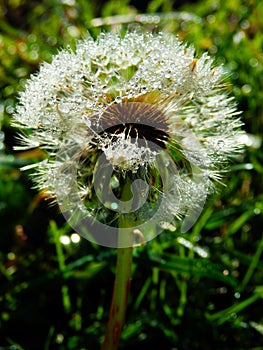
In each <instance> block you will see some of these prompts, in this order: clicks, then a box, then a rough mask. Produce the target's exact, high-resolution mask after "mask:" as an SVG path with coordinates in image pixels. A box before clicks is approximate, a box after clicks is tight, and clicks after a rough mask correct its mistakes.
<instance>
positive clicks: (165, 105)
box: [13, 32, 242, 223]
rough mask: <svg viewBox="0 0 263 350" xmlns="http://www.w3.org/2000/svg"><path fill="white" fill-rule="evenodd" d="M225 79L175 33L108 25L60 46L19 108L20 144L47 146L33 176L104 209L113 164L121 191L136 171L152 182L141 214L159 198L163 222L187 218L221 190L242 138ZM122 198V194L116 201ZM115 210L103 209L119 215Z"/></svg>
mask: <svg viewBox="0 0 263 350" xmlns="http://www.w3.org/2000/svg"><path fill="white" fill-rule="evenodd" d="M223 81H224V72H223V68H222V67H215V66H214V63H213V61H212V60H211V58H210V57H209V56H208V55H207V54H206V53H204V54H203V55H202V56H201V57H200V58H199V59H197V58H196V57H195V56H194V49H193V47H191V46H187V45H186V44H184V43H181V42H180V41H179V40H178V39H177V37H175V36H172V35H167V34H163V33H159V34H156V35H154V34H151V33H144V34H141V33H137V32H135V33H132V32H131V33H127V34H126V35H125V36H124V37H121V36H119V35H118V34H110V33H108V34H105V33H102V34H101V35H100V36H99V37H98V38H97V40H95V41H94V40H93V39H92V38H87V39H85V40H83V41H80V42H78V43H77V45H76V49H75V50H72V49H65V50H61V51H60V52H59V53H58V54H57V55H56V56H54V57H53V60H52V62H51V63H44V64H42V66H41V67H40V71H39V73H38V74H36V75H32V76H31V79H29V80H28V81H27V83H26V86H25V90H24V91H23V92H22V93H21V94H20V99H19V104H18V106H17V109H16V113H15V115H14V122H13V124H14V125H15V126H17V127H19V128H23V129H25V130H27V131H25V132H24V133H23V134H22V135H21V137H20V142H21V146H20V147H17V148H18V149H27V148H35V147H40V148H41V149H43V150H44V151H45V152H46V158H45V159H44V160H43V161H41V162H39V163H37V164H35V165H34V166H35V170H36V171H35V173H34V174H35V175H34V176H35V182H36V184H37V186H38V188H39V189H45V191H46V192H47V193H48V194H49V195H50V196H54V197H59V196H60V195H62V196H63V195H66V194H67V193H69V192H70V191H72V188H74V191H75V192H77V196H78V197H79V198H81V199H82V200H83V202H85V205H86V209H87V211H88V212H90V213H93V212H94V211H96V215H97V216H99V215H100V214H98V213H100V212H103V210H102V209H101V207H102V206H101V205H98V202H96V200H95V199H94V198H95V197H96V196H95V193H94V189H93V185H94V182H95V180H94V176H96V174H99V176H100V177H101V178H100V181H99V185H98V186H97V187H98V190H99V191H101V193H102V194H103V195H101V197H100V199H101V200H102V197H105V196H106V194H107V191H108V185H109V184H107V183H106V182H104V181H106V180H105V179H106V178H107V176H106V175H105V172H107V171H108V170H109V167H111V168H112V175H111V176H110V179H111V180H110V181H111V182H112V181H113V180H112V179H115V180H116V181H117V182H116V181H115V180H114V181H115V182H116V183H117V185H116V183H115V188H114V190H113V192H114V195H115V196H116V197H117V198H120V196H121V186H122V184H123V183H124V182H125V179H127V177H129V178H130V180H132V181H133V180H136V179H137V180H138V179H142V180H144V181H147V183H148V184H149V185H150V190H149V191H148V194H147V193H146V192H147V191H145V193H146V194H147V195H148V197H147V200H146V202H145V204H144V205H143V206H142V208H141V209H140V210H139V209H138V208H137V209H136V210H137V211H135V212H136V213H137V214H136V215H137V217H138V218H139V219H141V221H145V220H147V215H151V214H149V213H151V212H152V211H153V210H154V206H155V205H157V204H158V203H159V201H160V199H163V204H162V210H161V211H160V212H159V214H158V220H159V223H160V222H162V220H165V218H166V217H167V215H168V213H169V215H172V216H174V217H176V218H181V217H182V215H183V214H185V212H186V211H187V208H189V207H191V208H196V207H198V203H200V201H201V202H202V198H206V196H207V194H209V193H211V192H212V191H213V190H214V182H216V181H220V179H221V174H222V171H223V170H224V169H225V167H226V165H227V161H228V158H229V157H233V156H234V155H235V154H236V153H237V151H239V150H240V148H241V147H242V145H241V143H240V140H241V138H240V136H241V134H242V131H240V126H241V122H240V120H239V118H238V117H237V115H238V112H237V110H236V105H235V102H234V101H233V98H232V97H229V96H228V93H227V89H226V87H225V85H224V83H223ZM101 156H103V157H104V158H103V159H104V163H103V165H102V163H101V162H100V157H101ZM72 164H74V165H72ZM99 167H100V169H99V170H98V168H99ZM73 169H74V174H75V175H76V177H77V182H76V183H75V184H74V185H73V184H72V171H73ZM103 169H104V170H103ZM105 169H106V170H105ZM160 169H161V172H162V174H161V175H160V174H159V172H160V171H159V170H160ZM164 169H165V170H164ZM140 191H141V192H140V193H141V195H140V196H141V197H143V193H144V192H143V191H144V189H143V188H142V187H140ZM95 192H96V191H95ZM135 192H136V191H135ZM135 192H134V193H135ZM134 193H133V195H134ZM138 193H139V192H138ZM145 196H146V195H145ZM106 197H107V196H106ZM96 199H97V197H96ZM137 202H139V203H140V199H139V198H138V199H137ZM103 203H104V204H105V203H106V201H104V202H103ZM113 203H114V206H113V205H112V204H113ZM115 207H118V204H116V201H112V203H111V205H110V206H108V208H115ZM146 212H147V213H148V214H145V213H146ZM109 213H110V209H108V213H106V214H105V213H104V214H101V215H102V217H104V219H105V217H108V216H109V217H111V220H112V221H114V215H112V213H111V214H109ZM117 214H118V213H117ZM117 214H116V215H117ZM103 215H104V216H103ZM104 219H103V220H104ZM105 220H106V219H105Z"/></svg>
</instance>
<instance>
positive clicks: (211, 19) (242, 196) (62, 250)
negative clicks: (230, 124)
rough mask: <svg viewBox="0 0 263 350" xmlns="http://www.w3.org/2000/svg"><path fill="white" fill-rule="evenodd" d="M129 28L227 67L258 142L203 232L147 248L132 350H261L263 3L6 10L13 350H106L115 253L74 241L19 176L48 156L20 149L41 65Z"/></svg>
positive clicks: (3, 121) (1, 36) (131, 327)
mask: <svg viewBox="0 0 263 350" xmlns="http://www.w3.org/2000/svg"><path fill="white" fill-rule="evenodd" d="M140 13H144V14H147V15H141V16H138V14H140ZM116 15H118V16H117V17H116ZM112 16H115V17H112ZM98 17H102V18H100V19H97V20H94V19H95V18H98ZM126 22H130V23H131V27H132V28H133V27H134V26H135V25H140V24H143V26H144V27H145V28H146V29H148V30H159V29H161V30H165V31H168V32H172V33H176V34H178V35H179V37H180V38H181V39H182V40H187V41H188V42H189V43H192V44H194V46H195V47H196V50H197V53H198V54H201V53H202V52H204V51H208V52H209V53H210V55H211V56H212V57H215V59H216V62H217V63H219V64H220V63H223V64H224V65H225V67H226V69H227V71H229V73H230V78H229V81H230V82H231V84H232V94H233V95H234V96H235V98H236V100H237V101H238V105H239V109H240V110H242V111H243V114H242V119H243V121H244V129H245V130H246V131H247V133H248V134H247V135H248V136H247V138H246V140H245V141H246V148H245V151H244V154H243V156H242V157H240V158H239V159H238V160H237V162H236V163H235V164H232V165H231V166H230V172H229V173H228V175H227V176H226V178H225V184H226V186H225V187H223V186H222V188H221V189H220V192H219V193H218V194H217V195H216V196H214V197H213V198H210V200H209V201H208V202H207V204H206V206H205V209H204V211H203V213H202V215H201V217H200V219H199V220H198V222H197V223H196V225H195V226H194V228H193V229H192V230H191V231H190V232H187V233H185V234H181V233H180V232H177V231H175V232H171V231H168V230H167V231H165V232H163V233H162V234H161V235H160V236H159V237H157V238H156V239H154V240H153V241H152V242H151V243H149V244H147V245H146V246H144V247H140V248H137V249H136V250H135V253H134V264H133V271H134V272H133V280H132V285H131V294H130V299H129V307H128V312H127V318H126V325H125V328H124V331H123V334H122V341H121V345H120V349H127V350H129V349H135V348H136V349H137V350H139V349H148V348H150V347H151V348H152V349H153V350H154V349H160V348H161V349H163V350H168V349H169V350H173V349H174V350H175V349H179V350H184V349H187V350H192V349H202V350H206V349H207V350H210V349H214V350H216V349H218V350H219V349H220V350H224V349H225V350H228V349H236V350H237V349H238V350H240V349H249V350H262V349H263V337H262V335H263V313H262V311H263V303H262V297H263V260H262V251H263V238H262V231H263V218H262V212H263V195H262V193H263V192H262V190H263V181H262V180H263V178H262V175H263V152H262V135H263V110H262V100H263V53H262V49H263V3H262V1H253V0H251V1H249V0H248V1H241V0H233V1H231V2H230V1H223V0H204V1H169V0H153V1H148V2H147V1H146V2H143V3H142V2H140V1H129V0H124V1H113V0H111V1H103V0H91V1H85V0H79V1H77V0H60V1H59V0H44V1H37V0H31V1H26V0H0V228H1V229H0V349H1V350H2V349H12V350H15V349H25V350H31V349H32V350H41V349H43V350H48V349H74V350H75V349H77V350H78V349H83V350H84V349H88V350H93V349H94V350H96V349H99V348H100V342H101V339H102V337H103V334H104V331H105V326H106V322H107V317H108V311H109V306H110V300H111V293H112V288H113V281H114V270H115V258H116V251H115V250H114V249H109V248H104V247H100V246H97V245H95V244H91V243H90V242H88V241H86V240H84V239H81V238H80V237H79V236H78V235H76V234H74V232H73V231H72V229H71V228H70V227H68V225H67V224H66V223H65V222H64V221H63V218H62V216H61V214H60V212H59V210H58V208H57V207H56V206H50V205H49V203H48V200H47V199H46V198H45V195H44V194H42V193H37V192H36V191H35V190H34V189H32V186H33V184H32V182H31V180H30V177H29V176H28V175H29V174H30V172H29V171H26V172H21V171H20V170H19V168H20V167H21V166H23V165H26V164H30V163H32V162H34V161H35V160H37V159H38V157H39V154H38V152H37V151H35V150H34V151H27V152H21V153H19V152H14V151H13V146H14V145H15V144H16V135H17V130H15V129H14V128H11V126H10V119H11V116H12V113H13V111H14V108H15V104H16V101H17V100H16V99H17V91H18V90H21V89H22V88H23V85H24V83H25V81H26V79H27V78H28V77H29V75H30V74H31V73H34V72H37V70H38V68H39V65H40V64H41V62H43V61H51V58H52V55H53V54H55V53H56V52H57V51H58V49H59V48H61V47H65V46H66V45H72V44H73V43H74V41H75V40H76V39H79V38H81V37H83V36H85V35H86V33H87V31H89V32H90V33H91V35H93V36H94V37H96V35H98V33H99V32H100V31H101V30H104V31H105V30H116V29H117V30H119V29H120V28H127V23H126Z"/></svg>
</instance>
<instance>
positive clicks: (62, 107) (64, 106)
mask: <svg viewBox="0 0 263 350" xmlns="http://www.w3.org/2000/svg"><path fill="white" fill-rule="evenodd" d="M58 109H59V111H60V112H61V113H63V114H68V113H69V107H68V105H67V104H65V103H60V104H59V106H58Z"/></svg>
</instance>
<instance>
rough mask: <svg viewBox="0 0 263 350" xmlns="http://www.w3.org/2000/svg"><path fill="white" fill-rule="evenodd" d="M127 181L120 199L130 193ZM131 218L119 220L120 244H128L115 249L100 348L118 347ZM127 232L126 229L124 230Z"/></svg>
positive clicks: (130, 252)
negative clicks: (104, 328)
mask: <svg viewBox="0 0 263 350" xmlns="http://www.w3.org/2000/svg"><path fill="white" fill-rule="evenodd" d="M127 185H128V184H127V183H126V184H125V186H124V190H123V196H122V200H123V199H126V200H127V196H129V195H130V193H129V191H128V190H127V188H128V187H127ZM131 226H132V225H131V220H130V219H129V218H128V216H126V215H125V216H124V215H121V217H120V220H119V231H118V240H119V243H120V245H119V246H122V244H121V243H122V241H123V239H125V245H130V246H128V247H127V248H118V249H117V263H116V273H115V282H114V289H113V295H112V301H111V307H110V314H109V320H108V324H107V328H106V333H105V337H104V341H103V344H102V347H101V350H116V349H117V348H118V345H119V342H120V337H121V331H122V327H123V324H124V320H125V314H126V309H127V304H128V296H129V290H130V282H131V275H132V256H133V246H132V245H133V233H132V228H131V234H130V235H129V237H127V233H125V234H124V230H125V228H126V229H127V228H129V227H131ZM126 232H127V231H126ZM127 239H128V240H130V244H127V243H128V242H127Z"/></svg>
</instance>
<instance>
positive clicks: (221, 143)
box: [217, 140, 225, 148]
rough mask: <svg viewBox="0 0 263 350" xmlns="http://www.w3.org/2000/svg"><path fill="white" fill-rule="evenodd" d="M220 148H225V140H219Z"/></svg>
mask: <svg viewBox="0 0 263 350" xmlns="http://www.w3.org/2000/svg"><path fill="white" fill-rule="evenodd" d="M217 145H218V147H220V148H223V147H224V146H225V141H224V140H219V141H218V142H217Z"/></svg>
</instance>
